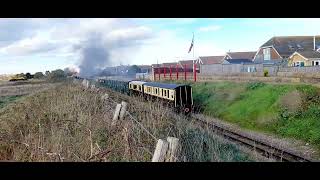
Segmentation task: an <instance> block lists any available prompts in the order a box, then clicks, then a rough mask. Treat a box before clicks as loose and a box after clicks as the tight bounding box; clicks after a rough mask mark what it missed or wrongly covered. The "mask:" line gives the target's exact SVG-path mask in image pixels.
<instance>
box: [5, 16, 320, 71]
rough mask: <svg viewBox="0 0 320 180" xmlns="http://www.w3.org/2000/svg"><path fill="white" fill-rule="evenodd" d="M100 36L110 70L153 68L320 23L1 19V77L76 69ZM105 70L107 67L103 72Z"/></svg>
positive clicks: (312, 29) (246, 47) (249, 46)
mask: <svg viewBox="0 0 320 180" xmlns="http://www.w3.org/2000/svg"><path fill="white" fill-rule="evenodd" d="M93 32H98V33H99V34H101V39H103V41H104V44H105V46H104V47H105V48H106V49H107V52H109V53H110V56H109V57H110V59H109V61H108V62H107V63H106V65H119V64H152V63H156V62H157V61H158V62H159V63H162V62H172V61H177V60H179V59H182V58H184V59H192V58H193V56H192V53H190V54H188V53H187V51H188V48H189V46H190V42H191V39H192V33H193V32H194V34H195V45H194V47H195V49H194V50H195V51H194V52H195V56H196V57H197V56H204V55H224V53H225V52H227V51H229V50H231V51H256V50H257V49H258V48H259V46H260V45H262V44H263V43H264V42H266V41H267V40H268V39H270V38H271V37H273V36H289V35H320V19H316V18H311V19H277V18H271V19H270V18H268V19H266V18H203V19H193V18H189V19H188V18H170V19H168V18H166V19H160V18H159V19H147V18H144V19H101V18H99V19H0V74H10V73H20V72H32V73H34V72H37V71H42V72H44V71H46V70H54V69H57V68H65V67H74V68H77V67H78V66H79V63H80V61H81V52H79V50H78V48H77V47H80V46H82V44H83V42H84V41H85V40H86V39H87V38H88V35H89V34H90V33H93ZM100 68H103V67H100Z"/></svg>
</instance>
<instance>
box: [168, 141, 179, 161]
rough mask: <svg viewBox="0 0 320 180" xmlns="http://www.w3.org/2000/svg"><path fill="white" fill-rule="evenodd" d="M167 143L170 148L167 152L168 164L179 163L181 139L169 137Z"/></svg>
mask: <svg viewBox="0 0 320 180" xmlns="http://www.w3.org/2000/svg"><path fill="white" fill-rule="evenodd" d="M167 141H168V143H169V148H168V152H167V158H168V162H176V161H178V158H177V157H178V153H179V139H178V138H174V137H168V138H167Z"/></svg>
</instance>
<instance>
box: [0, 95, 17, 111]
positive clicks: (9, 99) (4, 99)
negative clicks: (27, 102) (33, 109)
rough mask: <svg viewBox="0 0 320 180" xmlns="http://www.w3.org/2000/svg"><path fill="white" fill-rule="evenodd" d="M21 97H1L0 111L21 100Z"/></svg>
mask: <svg viewBox="0 0 320 180" xmlns="http://www.w3.org/2000/svg"><path fill="white" fill-rule="evenodd" d="M20 97H21V96H20V95H16V96H0V109H1V108H3V107H4V106H6V105H7V104H9V103H11V102H13V101H15V100H17V99H19V98H20Z"/></svg>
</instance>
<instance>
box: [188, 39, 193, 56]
mask: <svg viewBox="0 0 320 180" xmlns="http://www.w3.org/2000/svg"><path fill="white" fill-rule="evenodd" d="M193 42H194V35H193V36H192V42H191V45H190V48H189V51H188V53H190V52H191V49H192V48H193Z"/></svg>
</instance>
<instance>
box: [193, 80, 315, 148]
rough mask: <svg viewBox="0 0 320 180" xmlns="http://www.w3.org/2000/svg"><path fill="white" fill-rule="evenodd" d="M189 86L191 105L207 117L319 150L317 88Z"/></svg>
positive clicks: (289, 86) (238, 85)
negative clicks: (216, 118)
mask: <svg viewBox="0 0 320 180" xmlns="http://www.w3.org/2000/svg"><path fill="white" fill-rule="evenodd" d="M192 86H193V93H194V94H193V97H194V102H195V104H196V105H199V106H200V111H202V112H203V113H205V114H207V115H210V116H214V117H218V118H220V119H223V120H226V121H229V122H232V123H236V124H238V125H240V126H241V127H244V128H247V129H251V130H256V131H263V132H269V133H273V134H277V135H280V136H283V137H293V138H296V139H301V140H304V141H306V142H309V143H311V144H314V145H316V146H317V147H318V148H320V121H319V119H320V90H319V88H316V87H314V86H311V85H286V84H264V83H259V82H253V83H234V82H212V83H205V82H204V83H202V82H201V83H194V84H192Z"/></svg>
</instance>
